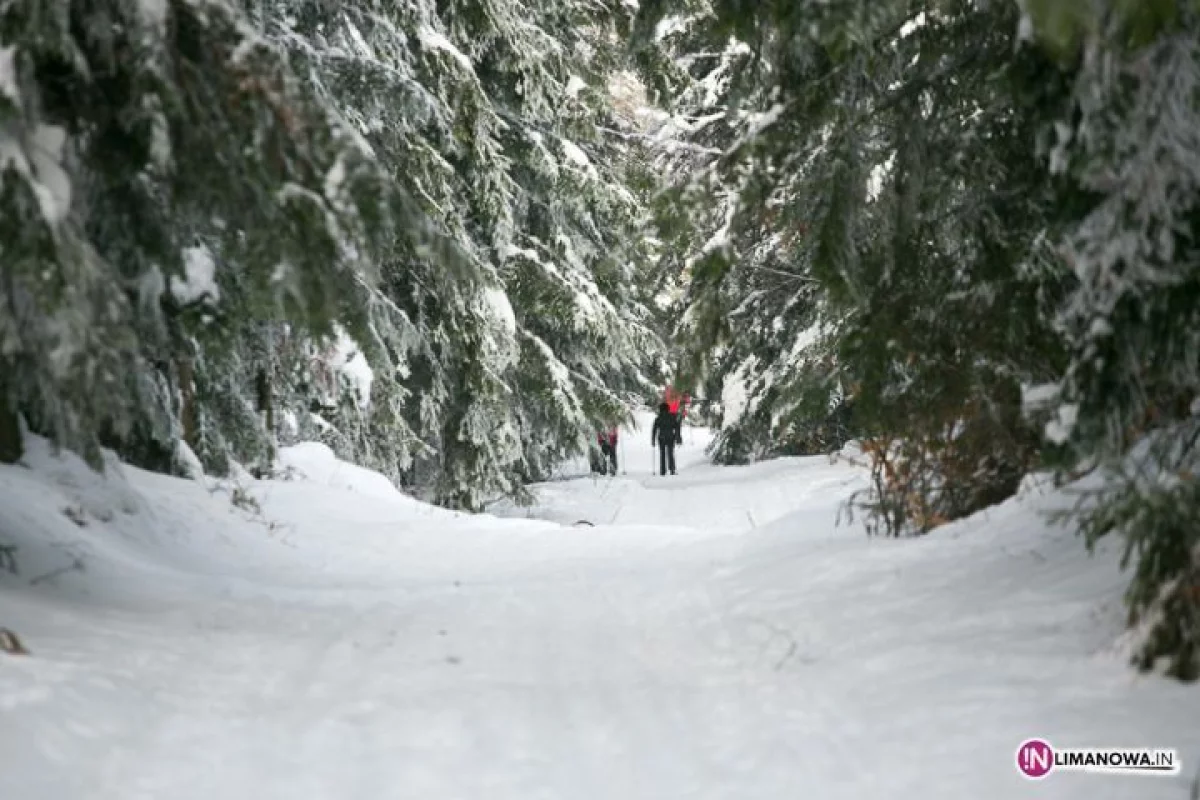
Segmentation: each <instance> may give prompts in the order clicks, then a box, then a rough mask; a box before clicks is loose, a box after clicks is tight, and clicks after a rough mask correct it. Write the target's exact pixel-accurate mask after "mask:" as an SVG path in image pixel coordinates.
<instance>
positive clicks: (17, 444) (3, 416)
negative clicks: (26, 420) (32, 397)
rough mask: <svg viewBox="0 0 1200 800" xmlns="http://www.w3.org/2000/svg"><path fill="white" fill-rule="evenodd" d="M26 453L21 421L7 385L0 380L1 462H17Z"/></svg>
mask: <svg viewBox="0 0 1200 800" xmlns="http://www.w3.org/2000/svg"><path fill="white" fill-rule="evenodd" d="M23 455H25V444H24V442H22V441H21V422H20V420H19V418H18V417H17V411H16V409H15V408H13V407H12V403H11V400H10V399H9V396H8V391H7V386H6V385H5V384H4V382H3V381H0V464H15V463H17V462H18V461H20V460H21V456H23Z"/></svg>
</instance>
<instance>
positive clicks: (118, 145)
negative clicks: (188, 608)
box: [0, 0, 1200, 678]
mask: <svg viewBox="0 0 1200 800" xmlns="http://www.w3.org/2000/svg"><path fill="white" fill-rule="evenodd" d="M1198 20H1200V4H1197V3H1195V2H1188V1H1186V0H1178V1H1175V0H1149V1H1147V2H1140V3H1129V2H1124V0H1096V2H1092V3H1079V2H1076V0H1025V2H1022V3H1017V2H1011V1H1009V0H1005V1H1003V2H1000V1H993V2H973V1H970V0H872V2H866V0H844V1H843V2H833V3H830V2H817V0H760V1H759V2H752V3H750V2H743V0H676V1H675V2H667V0H643V1H642V2H641V3H640V4H639V3H636V2H631V1H630V0H625V1H624V2H620V1H618V0H533V1H532V2H516V0H410V1H409V2H402V3H392V2H379V1H373V0H343V2H323V1H322V0H141V1H140V2H131V1H129V0H106V2H86V3H85V2H80V1H78V0H51V1H50V2H47V1H46V0H10V2H6V3H3V4H0V308H2V311H0V460H3V461H7V462H15V461H18V460H19V459H20V457H21V449H22V430H23V428H27V429H29V430H31V431H33V432H35V433H38V434H42V435H45V436H48V437H51V438H52V439H53V440H54V441H56V442H57V443H59V444H61V445H63V446H65V447H68V448H71V449H73V450H76V451H78V452H80V453H83V454H85V455H86V456H87V457H89V458H90V459H91V460H92V461H93V462H94V463H96V464H97V465H98V464H99V463H100V457H99V454H100V448H102V447H108V448H112V449H114V450H116V451H117V452H118V453H119V454H120V455H121V456H122V457H124V458H126V459H127V460H129V461H131V462H132V463H135V464H138V465H141V466H145V467H148V468H151V469H155V470H159V471H164V472H177V473H181V474H186V473H189V472H195V471H196V470H200V469H202V470H205V471H207V472H210V473H214V474H224V473H228V472H229V471H231V470H232V471H238V470H249V471H251V472H253V473H254V474H256V475H267V474H270V473H271V471H272V469H273V466H274V453H275V450H276V448H277V447H279V446H281V445H285V444H288V443H291V442H295V441H299V440H319V441H323V442H326V443H328V444H329V445H330V446H331V447H333V448H334V450H335V451H336V452H337V453H338V454H339V455H341V456H342V457H344V458H346V459H348V460H351V461H355V462H357V463H361V464H364V465H366V466H369V467H371V468H373V469H377V470H379V471H381V472H383V473H384V474H386V475H387V476H389V477H390V478H391V479H393V480H394V481H395V482H396V483H397V484H399V485H401V486H403V487H405V488H406V489H407V490H408V491H411V492H412V493H414V494H416V495H418V496H421V497H424V498H427V499H429V500H432V501H433V502H437V503H439V504H442V505H445V506H449V507H454V508H463V509H468V510H477V509H480V508H482V507H483V506H484V505H485V504H486V503H487V502H489V501H490V500H493V499H495V498H498V497H501V496H504V495H514V494H515V495H519V494H520V493H521V492H522V491H523V487H524V486H525V485H526V484H528V483H530V482H532V481H536V480H540V479H543V478H545V477H547V476H549V475H550V474H551V473H552V471H553V470H554V468H555V467H556V466H557V465H559V464H561V463H562V462H563V460H564V459H567V458H569V457H571V456H574V455H577V454H579V453H581V452H583V451H584V450H585V449H586V447H587V446H588V443H589V441H590V438H591V436H592V435H593V433H594V431H595V429H596V426H597V425H601V424H609V423H615V422H618V421H621V420H623V419H626V418H628V415H629V413H630V409H631V408H633V407H635V406H637V405H639V404H642V403H645V402H647V401H652V400H653V399H655V398H656V397H657V394H658V392H659V391H660V390H661V387H662V385H663V383H664V381H668V380H671V381H674V382H675V383H676V385H678V386H680V387H682V388H688V389H692V390H693V391H694V392H695V393H696V394H697V395H698V396H699V397H700V398H701V401H702V407H703V409H704V411H705V413H707V414H708V415H710V416H711V418H712V419H713V421H714V422H716V423H717V424H718V425H719V428H720V433H719V436H718V438H717V440H716V443H715V445H714V450H713V456H714V458H715V459H716V460H717V461H719V462H721V463H737V462H743V461H747V460H752V459H759V458H764V457H769V456H772V455H778V454H797V453H806V454H807V453H821V452H828V451H830V450H832V449H836V448H839V447H841V446H842V445H843V444H844V443H846V442H847V441H849V440H851V439H855V440H858V441H859V442H861V444H862V447H863V450H864V453H865V454H866V456H867V457H868V459H869V463H870V467H871V469H872V475H873V478H874V489H873V490H872V491H871V492H870V493H869V494H868V495H867V496H864V497H861V498H858V500H857V501H856V502H855V504H854V509H853V511H854V512H855V513H861V514H865V515H866V516H867V518H868V520H869V521H870V523H871V526H872V530H874V531H877V532H879V533H883V534H888V535H906V534H912V533H921V532H925V531H928V530H930V529H932V528H933V527H935V526H937V525H939V524H942V523H944V522H946V521H949V520H953V519H957V518H960V517H963V516H965V515H968V514H971V513H973V512H975V511H977V510H979V509H981V508H984V507H986V506H988V505H990V504H993V503H995V502H998V501H1000V500H1002V499H1004V498H1006V497H1008V496H1010V495H1012V494H1013V493H1014V492H1015V491H1016V490H1017V488H1018V486H1019V485H1020V483H1021V481H1022V479H1023V478H1024V477H1025V476H1027V475H1029V474H1030V473H1032V472H1035V471H1041V470H1054V471H1056V472H1057V473H1058V475H1059V476H1061V478H1062V479H1063V481H1066V480H1075V479H1078V478H1080V477H1082V476H1084V475H1087V476H1088V480H1087V481H1086V482H1085V483H1084V484H1082V485H1084V486H1086V487H1088V491H1087V492H1086V493H1084V494H1083V495H1082V497H1081V501H1080V505H1079V507H1078V510H1077V512H1076V514H1074V515H1073V517H1072V519H1071V520H1070V522H1071V524H1074V525H1077V526H1079V527H1080V529H1081V530H1082V531H1083V533H1084V534H1085V537H1086V540H1087V542H1088V543H1089V544H1090V543H1094V542H1095V541H1096V539H1098V538H1099V537H1101V536H1104V535H1106V534H1108V533H1110V532H1120V533H1122V534H1124V535H1125V537H1126V541H1127V543H1128V548H1129V558H1130V562H1131V564H1132V565H1133V569H1134V574H1133V581H1132V583H1131V588H1130V592H1129V595H1128V601H1129V609H1130V621H1131V624H1133V625H1135V626H1136V627H1137V629H1138V631H1139V641H1140V642H1141V649H1140V651H1139V656H1138V658H1139V663H1140V664H1141V665H1142V666H1144V667H1147V668H1149V667H1153V666H1157V665H1160V664H1161V665H1162V666H1164V667H1165V668H1166V669H1167V670H1168V671H1170V672H1171V673H1172V674H1175V675H1177V676H1179V677H1183V678H1196V677H1197V676H1198V675H1200V481H1198V480H1197V452H1196V450H1197V447H1196V446H1197V441H1198V440H1200V400H1198V397H1200V320H1198V319H1197V317H1198V315H1200V269H1197V259H1198V257H1200V252H1198V250H1197V242H1196V235H1197V233H1198V230H1197V228H1198V226H1200V209H1198V202H1197V201H1198V199H1200V37H1198V36H1197V34H1198V33H1200V22H1198Z"/></svg>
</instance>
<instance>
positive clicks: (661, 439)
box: [650, 402, 679, 475]
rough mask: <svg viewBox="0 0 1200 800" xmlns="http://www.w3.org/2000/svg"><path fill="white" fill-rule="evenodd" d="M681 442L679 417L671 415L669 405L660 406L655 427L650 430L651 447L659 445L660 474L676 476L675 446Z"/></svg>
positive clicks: (661, 404) (662, 404)
mask: <svg viewBox="0 0 1200 800" xmlns="http://www.w3.org/2000/svg"><path fill="white" fill-rule="evenodd" d="M678 441H679V417H678V416H676V415H675V414H673V413H671V407H670V406H669V405H667V403H665V402H664V403H659V404H658V416H657V417H655V418H654V427H653V428H651V429H650V446H651V447H653V446H654V445H658V473H659V474H660V475H666V474H667V470H670V471H671V474H672V475H674V474H675V444H676V443H677V442H678Z"/></svg>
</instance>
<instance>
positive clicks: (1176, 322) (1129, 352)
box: [1027, 0, 1200, 680]
mask: <svg viewBox="0 0 1200 800" xmlns="http://www.w3.org/2000/svg"><path fill="white" fill-rule="evenodd" d="M1028 11H1029V15H1030V16H1029V18H1028V19H1027V27H1028V28H1029V29H1031V30H1032V31H1033V32H1034V33H1035V34H1036V37H1037V41H1038V43H1039V44H1041V45H1044V46H1045V47H1046V49H1048V50H1049V51H1050V52H1053V53H1054V54H1056V55H1057V56H1058V57H1059V58H1060V59H1061V62H1062V64H1063V65H1064V73H1066V74H1069V75H1071V76H1073V78H1074V93H1073V95H1072V96H1071V98H1070V103H1069V104H1067V103H1064V104H1063V106H1062V107H1061V108H1060V109H1059V114H1060V115H1059V117H1058V120H1057V125H1056V127H1055V129H1054V132H1053V135H1054V140H1053V141H1051V142H1050V144H1051V146H1052V150H1051V161H1052V167H1053V168H1054V169H1055V170H1056V171H1058V172H1061V173H1064V174H1065V175H1067V176H1069V177H1070V178H1071V179H1073V181H1074V182H1075V188H1074V192H1075V194H1077V195H1083V197H1084V198H1085V200H1086V202H1085V203H1077V204H1075V208H1076V209H1077V210H1081V211H1080V213H1078V214H1076V215H1075V220H1076V224H1074V225H1073V227H1072V228H1071V229H1070V230H1069V231H1068V232H1067V235H1066V236H1064V237H1062V239H1061V240H1060V242H1061V245H1062V246H1061V249H1060V254H1061V256H1062V258H1063V260H1064V261H1065V262H1066V264H1067V266H1068V268H1069V269H1070V272H1071V275H1072V277H1073V278H1074V279H1075V280H1076V281H1077V287H1076V289H1075V290H1074V291H1073V292H1072V293H1071V294H1070V296H1069V298H1068V300H1067V302H1066V303H1065V304H1064V307H1063V313H1062V317H1061V322H1062V326H1063V329H1064V331H1065V333H1066V337H1067V341H1068V343H1069V352H1070V360H1069V364H1068V366H1067V369H1066V371H1065V377H1064V379H1063V380H1062V381H1061V382H1060V383H1059V384H1058V385H1057V386H1053V387H1049V388H1051V389H1053V391H1049V392H1040V393H1039V395H1040V398H1041V400H1043V401H1048V405H1049V406H1050V411H1051V413H1052V419H1051V420H1050V421H1049V424H1048V426H1047V429H1046V430H1047V435H1048V436H1049V437H1050V438H1051V439H1052V440H1053V441H1054V442H1055V443H1056V444H1058V445H1061V446H1062V448H1063V449H1064V451H1065V452H1064V455H1065V457H1066V458H1067V462H1066V463H1067V466H1068V467H1073V468H1079V467H1091V466H1099V467H1101V468H1102V470H1103V471H1104V473H1105V475H1106V483H1105V485H1104V488H1103V490H1102V491H1100V492H1099V493H1098V496H1096V497H1093V498H1091V500H1090V501H1089V502H1088V503H1086V504H1084V505H1083V506H1082V507H1081V517H1080V519H1081V522H1082V525H1083V529H1084V531H1085V533H1086V534H1087V537H1088V541H1089V543H1093V542H1095V540H1096V539H1098V538H1099V537H1101V536H1103V535H1105V534H1107V533H1109V532H1112V531H1119V532H1121V533H1123V534H1124V535H1125V536H1126V542H1127V554H1126V557H1127V559H1128V560H1131V561H1132V562H1133V563H1134V565H1135V566H1134V576H1133V580H1132V583H1131V586H1130V589H1129V593H1128V596H1127V600H1128V604H1129V610H1130V621H1131V623H1133V624H1136V625H1137V626H1138V632H1139V637H1138V641H1139V650H1138V652H1137V662H1138V663H1139V664H1140V665H1141V666H1142V667H1143V668H1146V669H1150V668H1154V667H1157V666H1159V665H1160V664H1161V665H1162V666H1164V667H1165V668H1166V670H1167V671H1168V672H1169V673H1170V674H1172V675H1175V676H1177V677H1180V678H1184V679H1188V680H1195V679H1196V678H1198V677H1200V478H1198V477H1197V476H1198V473H1200V453H1198V451H1197V443H1198V442H1200V400H1198V398H1200V355H1198V354H1200V249H1197V244H1196V242H1197V237H1198V236H1200V215H1198V212H1200V100H1198V98H1200V9H1197V8H1196V6H1195V4H1188V3H1174V2H1152V3H1145V4H1126V3H1115V2H1114V3H1099V4H1094V5H1092V6H1088V7H1087V8H1086V9H1084V8H1082V7H1076V6H1075V5H1073V4H1071V3H1067V2H1059V0H1033V1H1032V2H1030V3H1028Z"/></svg>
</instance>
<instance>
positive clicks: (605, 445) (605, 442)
mask: <svg viewBox="0 0 1200 800" xmlns="http://www.w3.org/2000/svg"><path fill="white" fill-rule="evenodd" d="M596 442H597V443H598V444H599V445H600V454H601V459H600V469H599V470H598V472H599V473H600V474H601V475H606V474H612V475H616V474H617V429H616V428H615V427H613V428H609V429H608V430H607V431H605V430H602V431H600V432H599V433H597V434H596Z"/></svg>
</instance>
